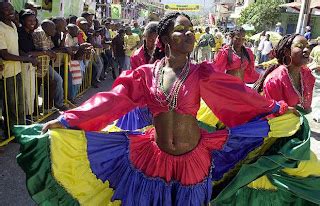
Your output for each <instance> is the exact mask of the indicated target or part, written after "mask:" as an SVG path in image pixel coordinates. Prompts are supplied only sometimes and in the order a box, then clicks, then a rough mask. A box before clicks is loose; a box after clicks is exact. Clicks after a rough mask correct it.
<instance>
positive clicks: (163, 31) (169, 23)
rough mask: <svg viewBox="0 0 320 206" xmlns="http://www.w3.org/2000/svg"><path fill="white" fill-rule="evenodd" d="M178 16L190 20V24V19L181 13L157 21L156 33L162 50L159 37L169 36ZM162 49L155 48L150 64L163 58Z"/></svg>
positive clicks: (168, 15)
mask: <svg viewBox="0 0 320 206" xmlns="http://www.w3.org/2000/svg"><path fill="white" fill-rule="evenodd" d="M178 16H184V17H186V18H188V19H189V20H190V22H191V19H190V17H189V16H188V15H187V14H185V13H182V12H172V13H168V14H166V15H165V16H164V17H163V18H162V19H161V20H160V21H159V24H158V31H157V32H158V35H159V40H160V43H161V45H162V48H164V47H165V45H164V43H163V42H162V41H161V37H164V36H168V35H169V32H170V30H171V29H172V27H173V25H174V22H175V20H176V19H177V18H178ZM162 48H159V47H156V48H155V51H154V53H153V57H152V60H151V62H154V61H156V60H158V59H162V58H163V57H164V56H165V53H164V51H163V49H162Z"/></svg>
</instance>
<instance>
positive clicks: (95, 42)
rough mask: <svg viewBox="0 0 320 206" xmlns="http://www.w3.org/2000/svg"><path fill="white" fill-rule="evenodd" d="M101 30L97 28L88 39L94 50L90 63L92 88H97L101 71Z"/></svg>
mask: <svg viewBox="0 0 320 206" xmlns="http://www.w3.org/2000/svg"><path fill="white" fill-rule="evenodd" d="M101 31H102V28H98V29H97V30H95V31H94V33H93V35H92V37H91V38H90V43H91V44H92V46H93V47H94V48H95V53H94V55H93V59H94V60H93V63H92V69H93V71H92V76H93V78H92V86H93V87H95V88H98V83H99V82H100V77H101V73H102V71H103V59H102V57H101V54H102V48H103V46H102V40H101V39H102V38H101V35H100V34H101Z"/></svg>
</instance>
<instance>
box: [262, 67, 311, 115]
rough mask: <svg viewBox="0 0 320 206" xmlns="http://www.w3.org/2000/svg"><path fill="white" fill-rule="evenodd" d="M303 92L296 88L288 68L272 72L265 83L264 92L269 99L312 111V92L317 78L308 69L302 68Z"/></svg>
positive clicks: (279, 68)
mask: <svg viewBox="0 0 320 206" xmlns="http://www.w3.org/2000/svg"><path fill="white" fill-rule="evenodd" d="M300 75H301V91H302V94H301V93H300V92H299V91H298V90H297V89H296V88H295V87H294V84H293V81H292V79H291V77H290V75H289V73H288V69H287V67H286V66H284V65H281V66H279V67H278V68H277V69H275V70H274V71H273V72H271V73H270V74H269V75H268V76H267V78H266V79H265V81H264V84H263V92H264V95H265V97H267V98H268V99H274V100H276V101H281V100H283V101H285V102H286V103H287V104H288V105H289V106H291V107H295V106H297V105H298V106H301V107H302V108H303V109H305V110H310V109H311V102H312V92H313V87H314V84H315V78H314V76H313V75H312V74H311V70H310V69H309V68H308V67H305V66H303V67H302V68H301V72H300Z"/></svg>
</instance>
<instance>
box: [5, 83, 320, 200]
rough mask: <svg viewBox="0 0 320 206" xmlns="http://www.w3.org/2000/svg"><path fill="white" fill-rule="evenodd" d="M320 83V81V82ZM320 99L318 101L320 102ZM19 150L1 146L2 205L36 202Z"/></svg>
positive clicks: (314, 141)
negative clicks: (22, 165) (19, 163)
mask: <svg viewBox="0 0 320 206" xmlns="http://www.w3.org/2000/svg"><path fill="white" fill-rule="evenodd" d="M112 82H113V80H112V78H111V77H108V79H107V80H105V81H104V82H102V83H101V87H100V88H98V89H94V88H91V89H90V90H89V91H88V92H87V93H86V94H85V95H83V96H82V97H80V98H78V99H77V103H81V102H83V101H84V100H86V99H88V98H89V97H91V96H92V95H94V94H95V93H97V92H98V91H104V90H107V89H109V88H110V87H111V84H112ZM319 83H320V82H319ZM318 96H319V97H320V86H319V85H318V90H317V97H318ZM319 102H320V101H318V104H320V103H319ZM319 106H320V105H319ZM312 117H313V114H310V115H308V116H307V118H308V119H309V123H310V126H311V129H312V133H311V136H312V138H311V147H312V150H313V151H314V152H316V154H317V156H318V158H320V123H315V122H314V121H313V120H312ZM18 152H19V146H18V144H16V143H10V144H9V145H7V146H5V147H2V148H0V206H2V205H8V206H22V205H23V206H32V205H35V204H34V202H33V201H32V200H31V198H30V197H29V195H28V192H27V190H26V186H25V174H24V173H23V172H22V170H21V169H20V167H19V166H18V165H17V163H16V159H15V157H16V155H17V154H18Z"/></svg>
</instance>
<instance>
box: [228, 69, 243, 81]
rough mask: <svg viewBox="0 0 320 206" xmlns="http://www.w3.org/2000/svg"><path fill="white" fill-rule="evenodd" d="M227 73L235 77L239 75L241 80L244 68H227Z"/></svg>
mask: <svg viewBox="0 0 320 206" xmlns="http://www.w3.org/2000/svg"><path fill="white" fill-rule="evenodd" d="M227 74H230V75H232V76H235V77H239V78H240V79H241V80H243V79H244V70H243V69H232V70H227Z"/></svg>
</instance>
